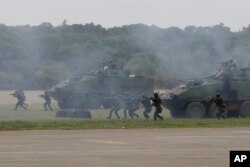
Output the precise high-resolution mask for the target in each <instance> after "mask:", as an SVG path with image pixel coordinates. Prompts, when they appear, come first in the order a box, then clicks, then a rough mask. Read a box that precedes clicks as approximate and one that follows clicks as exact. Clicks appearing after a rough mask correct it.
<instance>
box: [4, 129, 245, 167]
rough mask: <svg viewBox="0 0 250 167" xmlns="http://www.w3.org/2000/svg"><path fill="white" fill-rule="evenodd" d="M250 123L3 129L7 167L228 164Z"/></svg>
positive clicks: (202, 166) (204, 166) (213, 166)
mask: <svg viewBox="0 0 250 167" xmlns="http://www.w3.org/2000/svg"><path fill="white" fill-rule="evenodd" d="M230 150H250V128H173V129H170V128H167V129H129V130H126V129H116V130H42V131H2V132H0V166H2V167H45V166H46V167H69V166H72V167H83V166H84V167H119V166H122V167H152V166H155V167H228V166H229V151H230Z"/></svg>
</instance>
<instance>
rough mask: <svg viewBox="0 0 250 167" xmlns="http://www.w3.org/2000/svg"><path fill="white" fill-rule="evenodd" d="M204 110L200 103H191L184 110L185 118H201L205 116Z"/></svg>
mask: <svg viewBox="0 0 250 167" xmlns="http://www.w3.org/2000/svg"><path fill="white" fill-rule="evenodd" d="M205 112H206V109H205V107H204V105H203V104H202V103H200V102H191V103H189V104H188V105H187V107H186V109H185V113H186V117H187V118H203V117H204V116H205Z"/></svg>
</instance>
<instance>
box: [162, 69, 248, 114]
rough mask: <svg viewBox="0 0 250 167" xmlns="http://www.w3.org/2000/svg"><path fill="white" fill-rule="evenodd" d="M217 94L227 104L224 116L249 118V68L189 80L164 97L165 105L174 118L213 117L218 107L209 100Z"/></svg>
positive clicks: (220, 71) (221, 71)
mask: <svg viewBox="0 0 250 167" xmlns="http://www.w3.org/2000/svg"><path fill="white" fill-rule="evenodd" d="M216 93H220V95H221V97H222V98H223V100H224V101H225V105H226V107H227V110H226V113H225V116H227V117H239V116H241V117H250V68H242V69H234V70H227V71H225V70H224V71H223V70H219V71H218V72H217V73H216V74H214V75H211V76H208V77H205V78H202V79H193V80H188V81H187V82H184V83H182V84H180V85H179V86H177V87H176V88H174V89H172V90H171V91H170V92H169V93H168V94H167V95H165V97H162V101H163V102H162V103H163V105H164V106H165V107H166V108H168V109H169V110H170V113H171V116H172V117H173V118H214V117H216V106H215V104H214V103H212V102H211V101H210V100H209V99H208V98H211V97H213V96H215V95H216Z"/></svg>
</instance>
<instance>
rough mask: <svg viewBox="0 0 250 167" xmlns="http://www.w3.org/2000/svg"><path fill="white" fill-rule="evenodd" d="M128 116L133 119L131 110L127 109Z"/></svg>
mask: <svg viewBox="0 0 250 167" xmlns="http://www.w3.org/2000/svg"><path fill="white" fill-rule="evenodd" d="M128 115H129V116H130V117H131V118H134V116H133V113H132V110H131V109H129V110H128Z"/></svg>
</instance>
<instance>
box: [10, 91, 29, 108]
mask: <svg viewBox="0 0 250 167" xmlns="http://www.w3.org/2000/svg"><path fill="white" fill-rule="evenodd" d="M10 95H12V96H13V97H16V98H17V99H18V101H17V104H16V107H15V109H14V111H16V110H17V108H18V106H21V107H22V108H23V109H25V111H27V110H28V104H26V103H25V100H26V97H25V95H24V92H23V90H22V89H18V90H17V91H15V92H14V93H13V94H10Z"/></svg>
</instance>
